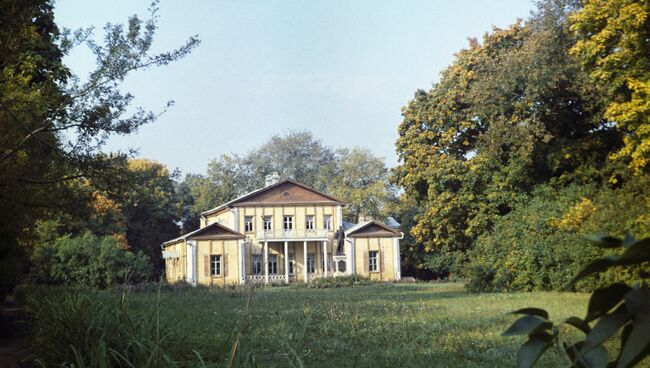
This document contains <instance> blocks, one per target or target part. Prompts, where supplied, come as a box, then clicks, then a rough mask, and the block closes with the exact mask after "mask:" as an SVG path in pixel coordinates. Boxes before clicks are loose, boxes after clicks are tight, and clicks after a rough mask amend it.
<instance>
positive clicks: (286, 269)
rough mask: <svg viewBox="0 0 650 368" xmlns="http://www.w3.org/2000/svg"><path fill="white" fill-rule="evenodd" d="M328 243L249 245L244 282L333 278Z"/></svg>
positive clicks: (288, 241)
mask: <svg viewBox="0 0 650 368" xmlns="http://www.w3.org/2000/svg"><path fill="white" fill-rule="evenodd" d="M332 251H333V250H332V244H331V241H330V240H329V239H317V240H314V239H298V240H297V239H293V238H292V239H284V240H282V239H273V240H264V241H261V242H259V244H258V245H257V246H255V245H253V244H250V252H247V253H248V255H249V256H248V259H249V261H248V262H247V266H248V267H246V282H247V283H248V282H263V283H265V284H269V283H290V282H307V281H309V280H311V279H314V278H318V277H327V276H333V270H334V267H333V264H332Z"/></svg>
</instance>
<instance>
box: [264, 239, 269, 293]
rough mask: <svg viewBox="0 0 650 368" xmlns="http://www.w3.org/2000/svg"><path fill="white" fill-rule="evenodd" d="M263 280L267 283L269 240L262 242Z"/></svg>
mask: <svg viewBox="0 0 650 368" xmlns="http://www.w3.org/2000/svg"><path fill="white" fill-rule="evenodd" d="M264 282H265V283H267V284H268V283H269V242H267V241H265V242H264Z"/></svg>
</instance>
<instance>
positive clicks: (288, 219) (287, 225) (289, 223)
mask: <svg viewBox="0 0 650 368" xmlns="http://www.w3.org/2000/svg"><path fill="white" fill-rule="evenodd" d="M284 230H293V216H284Z"/></svg>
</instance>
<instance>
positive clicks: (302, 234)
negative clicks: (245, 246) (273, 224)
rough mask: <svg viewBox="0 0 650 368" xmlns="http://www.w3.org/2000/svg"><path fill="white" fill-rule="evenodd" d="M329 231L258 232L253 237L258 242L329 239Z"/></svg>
mask: <svg viewBox="0 0 650 368" xmlns="http://www.w3.org/2000/svg"><path fill="white" fill-rule="evenodd" d="M329 232H330V230H326V229H317V230H304V229H296V230H258V231H257V232H256V233H255V235H256V238H257V239H258V240H266V239H269V240H270V239H310V238H321V239H323V238H329V237H330V236H329Z"/></svg>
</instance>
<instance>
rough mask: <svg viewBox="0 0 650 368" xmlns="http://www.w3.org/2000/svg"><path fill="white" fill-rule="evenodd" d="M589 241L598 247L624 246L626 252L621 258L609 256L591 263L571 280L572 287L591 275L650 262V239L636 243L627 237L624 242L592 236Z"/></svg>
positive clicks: (606, 237) (608, 237) (607, 237)
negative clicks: (617, 267) (612, 268)
mask: <svg viewBox="0 0 650 368" xmlns="http://www.w3.org/2000/svg"><path fill="white" fill-rule="evenodd" d="M589 239H590V240H591V241H592V243H593V244H595V245H596V246H598V247H601V248H620V247H623V246H624V247H625V251H624V252H623V254H622V255H620V256H607V257H603V258H601V259H598V260H595V261H593V262H591V263H590V264H588V265H587V267H585V268H584V269H583V270H582V271H580V272H579V273H578V274H577V275H576V276H575V277H574V278H573V280H571V282H570V285H574V284H575V283H576V282H577V281H578V280H580V279H582V278H585V277H587V276H589V275H591V274H594V273H599V272H603V271H606V270H608V269H609V268H611V267H614V266H631V265H641V264H642V263H644V262H650V238H646V239H642V240H638V241H634V238H632V237H631V236H626V238H625V241H623V240H621V239H617V238H613V237H610V236H591V237H589Z"/></svg>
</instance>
